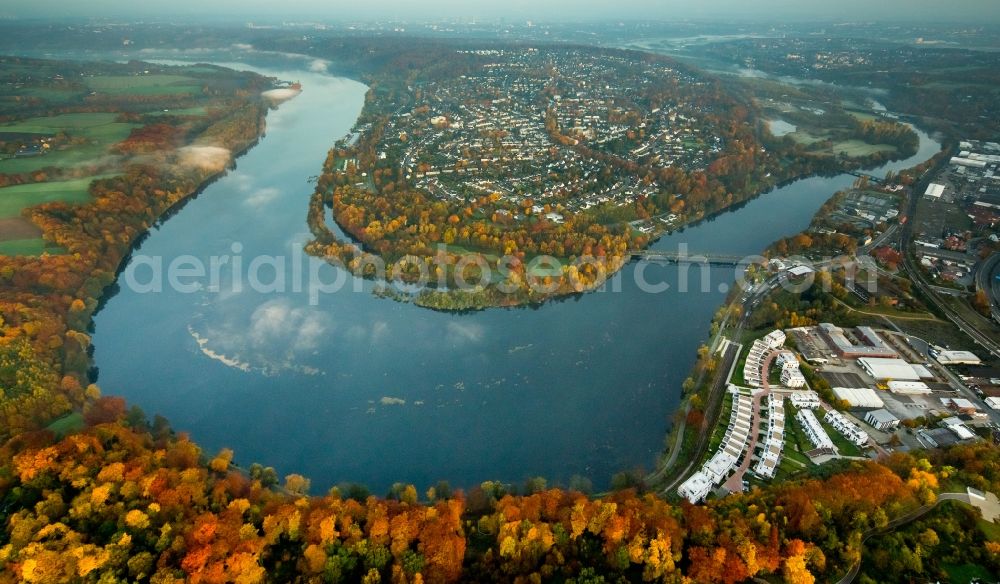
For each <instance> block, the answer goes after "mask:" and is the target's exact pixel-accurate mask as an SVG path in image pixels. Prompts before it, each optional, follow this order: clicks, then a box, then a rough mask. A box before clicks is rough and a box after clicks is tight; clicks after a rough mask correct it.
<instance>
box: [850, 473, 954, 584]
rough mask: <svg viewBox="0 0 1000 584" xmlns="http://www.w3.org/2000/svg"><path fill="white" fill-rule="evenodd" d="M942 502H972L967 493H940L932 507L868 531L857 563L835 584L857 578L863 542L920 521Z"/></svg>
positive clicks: (926, 507)
mask: <svg viewBox="0 0 1000 584" xmlns="http://www.w3.org/2000/svg"><path fill="white" fill-rule="evenodd" d="M944 501H960V502H962V503H965V504H967V505H971V504H972V501H971V499H970V497H969V494H968V493H940V494H938V496H937V500H936V501H935V502H934V504H933V505H924V506H923V507H920V508H918V509H915V510H913V511H911V512H909V513H907V514H906V515H903V516H902V517H897V518H896V519H893V520H892V521H890V522H889V523H888V524H886V526H885V527H882V528H878V529H872V530H869V531H868V532H867V533H865V535H864V536H863V537H862V538H861V549H860V550H859V554H858V561H857V562H856V563H855V564H854V566H853V567H852V568H851V569H850V570H848V572H847V574H845V575H844V577H843V578H841V579H840V580H838V581H837V584H850V583H851V582H853V581H854V579H855V578H857V577H858V571H859V570H861V556H862V555H863V554H864V547H865V542H867V541H868V540H869V539H871V538H873V537H878V536H880V535H885V534H886V533H889V532H890V531H892V530H894V529H898V528H900V527H902V526H904V525H906V524H908V523H912V522H914V521H916V520H917V519H920V518H921V517H923V516H924V515H927V514H928V513H930V512H931V511H932V510H934V508H935V507H937V506H938V505H940V504H941V503H942V502H944Z"/></svg>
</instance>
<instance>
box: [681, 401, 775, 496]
mask: <svg viewBox="0 0 1000 584" xmlns="http://www.w3.org/2000/svg"><path fill="white" fill-rule="evenodd" d="M729 392H730V393H732V394H733V408H732V411H731V413H730V417H729V427H728V428H726V435H725V436H724V437H723V438H722V444H721V445H719V451H718V452H716V453H715V456H713V457H712V458H711V460H709V461H708V462H706V463H705V464H704V465H702V467H701V470H699V471H698V472H696V473H694V474H693V475H691V477H690V478H689V479H688V480H686V481H684V483H683V484H681V486H680V487H678V489H677V494H678V495H680V496H681V497H684V498H685V499H687V500H688V501H691V502H692V503H697V502H698V501H701V500H702V499H704V498H705V497H706V496H708V493H710V492H711V491H712V489H713V488H714V487H715V486H717V485H720V484H722V482H723V481H724V480H725V479H726V477H728V476H729V474H730V473H732V472H733V470H734V469H735V468H736V465H737V463H738V462H739V460H740V457H742V456H743V453H744V450H746V446H747V441H748V440H749V439H750V432H751V431H756V428H754V424H753V400H751V399H750V397H749V396H746V395H741V394H739V390H737V389H736V387H735V386H732V385H730V386H729Z"/></svg>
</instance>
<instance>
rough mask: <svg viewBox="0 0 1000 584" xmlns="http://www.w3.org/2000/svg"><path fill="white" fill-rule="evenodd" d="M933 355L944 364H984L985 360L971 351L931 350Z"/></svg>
mask: <svg viewBox="0 0 1000 584" xmlns="http://www.w3.org/2000/svg"><path fill="white" fill-rule="evenodd" d="M931 356H933V357H934V359H935V360H937V362H938V363H940V364H942V365H982V363H983V361H982V359H980V358H979V357H977V356H976V354H975V353H972V352H970V351H945V350H940V351H938V350H933V349H932V350H931Z"/></svg>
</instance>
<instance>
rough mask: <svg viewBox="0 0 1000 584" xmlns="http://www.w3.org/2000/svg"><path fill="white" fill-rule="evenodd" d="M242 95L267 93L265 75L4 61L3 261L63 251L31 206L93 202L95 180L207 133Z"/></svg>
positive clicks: (0, 62) (0, 143) (0, 153)
mask: <svg viewBox="0 0 1000 584" xmlns="http://www.w3.org/2000/svg"><path fill="white" fill-rule="evenodd" d="M206 89H209V90H211V95H209V93H207V92H206ZM241 89H251V90H256V91H261V86H260V85H259V78H257V77H256V76H254V75H253V74H247V73H241V72H232V71H226V70H222V69H217V68H215V67H209V66H204V65H203V66H197V67H187V66H169V65H156V64H152V63H138V62H132V63H128V64H116V63H83V62H76V61H40V60H33V59H23V58H18V57H0V104H2V105H3V111H4V116H3V117H2V118H0V119H2V121H0V255H38V254H40V253H42V252H49V253H57V252H59V251H60V250H58V249H55V248H53V247H51V246H49V245H47V244H46V242H45V241H44V240H43V239H42V232H41V230H40V229H39V228H38V226H36V225H34V224H33V223H32V222H31V221H30V220H29V219H28V215H27V214H26V213H25V209H27V208H29V207H33V206H35V205H40V204H43V203H50V202H57V201H58V202H64V203H69V204H85V203H88V202H90V200H91V197H90V194H89V187H90V184H91V182H92V181H93V180H95V179H97V178H102V177H106V176H114V175H119V174H122V173H124V172H126V171H127V169H128V167H129V166H130V165H131V164H132V163H133V162H135V161H137V160H138V157H139V156H143V155H146V154H148V153H150V152H159V151H165V150H167V149H171V148H175V147H178V146H180V145H182V144H184V143H185V142H187V141H188V139H189V137H192V136H198V135H200V134H202V133H203V132H205V131H206V130H208V129H209V128H210V127H212V126H213V124H216V123H218V122H219V120H220V118H222V117H223V116H224V115H225V106H226V103H225V102H224V101H221V100H220V99H219V97H218V96H229V95H232V94H233V92H235V91H239V90H241Z"/></svg>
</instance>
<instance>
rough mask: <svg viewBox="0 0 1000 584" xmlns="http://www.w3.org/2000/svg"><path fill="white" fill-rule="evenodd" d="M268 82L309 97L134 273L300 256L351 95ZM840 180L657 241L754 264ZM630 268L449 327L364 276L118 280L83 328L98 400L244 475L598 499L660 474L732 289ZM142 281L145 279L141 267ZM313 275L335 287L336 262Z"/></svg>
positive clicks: (350, 90) (169, 224)
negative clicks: (652, 289)
mask: <svg viewBox="0 0 1000 584" xmlns="http://www.w3.org/2000/svg"><path fill="white" fill-rule="evenodd" d="M265 72H266V73H269V74H273V75H276V76H278V77H280V78H283V79H298V80H300V81H301V82H302V83H303V86H304V92H303V93H302V94H301V95H300V96H299V97H297V98H296V99H294V100H292V101H289V102H287V103H285V104H283V105H282V106H281V107H280V108H279V109H278V110H276V111H273V112H272V113H271V114H270V115H269V117H268V131H267V136H266V137H265V138H264V139H263V140H262V141H261V142H260V144H259V145H258V146H257V147H255V148H253V149H252V150H251V151H250V152H249V153H247V154H246V155H245V156H243V157H242V158H240V159H239V160H238V165H237V168H236V170H234V171H233V172H231V173H230V174H228V175H227V176H226V177H224V178H222V179H221V180H219V181H217V182H215V183H214V184H212V185H211V186H209V187H208V188H207V189H206V190H205V191H204V192H203V193H202V194H201V195H200V196H198V197H197V198H196V199H194V200H191V201H190V202H189V203H188V204H186V205H185V206H184V207H183V208H182V209H180V211H179V212H178V213H177V214H176V215H175V216H173V217H172V218H170V219H169V220H168V221H166V222H165V223H164V224H163V225H162V226H161V227H159V228H157V229H155V230H154V231H153V232H152V233H151V234H150V237H149V238H148V239H146V240H145V241H144V242H143V243H142V245H141V246H140V247H139V249H137V250H136V255H135V256H134V258H133V261H136V259H135V258H137V257H139V256H140V255H142V256H149V257H161V258H163V260H162V261H163V263H164V265H167V264H169V263H170V262H171V261H172V260H173V259H174V258H177V257H178V256H183V255H186V254H190V255H192V256H194V257H196V258H199V259H201V260H202V261H204V262H205V263H206V265H207V263H208V261H209V259H208V258H210V257H211V256H223V255H233V245H234V244H235V243H238V244H239V245H241V246H242V252H241V254H240V255H241V256H242V258H243V262H244V269H243V272H244V273H245V272H246V268H247V265H246V264H249V262H250V261H251V260H252V259H253V258H254V257H256V256H258V255H262V254H264V255H271V256H284V257H286V258H288V260H287V261H288V262H289V264H290V263H291V261H292V259H291V258H293V257H294V258H296V260H295V261H299V260H301V261H303V262H306V260H305V256H304V255H303V254H302V252H301V251H299V250H300V247H301V245H300V242H301V241H302V240H303V239H305V236H304V234H305V233H306V232H307V229H306V224H305V219H306V210H307V204H308V200H309V195H310V193H311V191H312V185H311V184H310V183H309V182H308V179H309V178H310V177H311V176H313V175H316V174H317V173H318V172H319V170H320V168H321V165H322V162H323V159H324V157H325V155H326V151H327V149H328V148H329V147H330V146H331V145H332V144H333V142H334V141H335V140H336V139H337V138H339V137H341V136H343V135H344V134H345V133H346V132H347V131H348V130H349V129H350V128H351V126H352V125H353V123H354V121H355V118H356V117H357V115H358V113H359V112H360V110H361V107H362V104H363V100H364V94H365V89H366V88H365V87H364V86H363V85H361V84H360V83H357V82H354V81H350V80H346V79H340V78H335V77H331V76H327V75H324V74H320V73H316V72H311V71H306V70H296V71H265ZM938 148H939V145H938V144H937V143H936V142H934V141H933V140H931V139H930V138H929V137H927V136H926V135H921V150H920V153H919V154H918V155H917V156H915V157H913V158H911V159H910V160H907V161H902V162H899V163H894V164H890V165H887V167H885V168H882V169H879V170H877V171H875V173H876V174H881V173H884V172H885V170H887V169H890V168H891V169H894V170H896V169H901V168H906V167H909V166H912V165H914V164H915V163H916V162H919V161H923V160H925V159H927V158H929V157H930V156H932V155H933V154H934V153H935V152H936V151H937V149H938ZM852 181H853V177H851V176H846V175H844V176H840V177H836V178H813V179H808V180H802V181H799V182H796V183H794V184H792V185H789V186H786V187H784V188H781V189H778V190H776V191H774V192H771V193H768V194H765V195H763V196H761V197H760V198H758V199H756V200H754V201H752V202H750V203H749V204H747V205H746V206H744V207H743V208H741V209H739V210H736V211H734V212H730V213H726V214H723V215H721V216H719V217H717V218H715V219H714V220H711V221H707V222H705V223H702V224H701V225H698V226H696V227H693V228H690V229H687V230H685V231H684V232H682V233H677V234H674V235H672V236H670V237H666V238H664V239H662V240H661V241H660V242H658V243H657V244H656V247H657V248H661V249H668V250H676V249H677V245H678V244H679V243H681V242H683V243H687V244H689V246H690V248H691V249H692V250H695V251H713V252H720V253H722V252H724V253H737V254H752V253H757V252H759V251H760V250H762V249H763V248H764V247H766V246H767V245H768V244H769V243H771V242H772V241H773V240H775V239H777V238H779V237H781V236H785V235H790V234H793V233H795V232H797V231H799V230H801V229H802V228H804V227H805V226H806V225H807V224H808V222H809V220H810V217H811V216H812V214H813V213H814V212H815V211H816V209H817V208H818V207H819V206H820V205H821V204H822V202H823V201H824V200H826V199H827V198H828V197H829V196H830V195H831V194H832V193H833V192H834V191H836V190H838V189H841V188H845V187H847V186H848V185H850V183H851V182H852ZM635 270H636V264H633V265H630V266H628V267H627V268H626V269H625V270H623V271H622V273H621V277H620V291H618V292H613V291H606V292H599V293H591V294H587V295H584V296H582V297H580V298H575V299H571V300H567V301H563V302H555V303H550V304H547V305H545V306H544V307H542V308H540V309H515V310H502V309H496V310H488V311H484V312H478V313H473V314H461V315H458V314H444V313H438V312H432V311H430V310H425V309H421V308H418V307H415V306H412V305H408V304H400V303H396V302H393V301H389V300H383V299H379V298H377V297H375V296H373V295H372V294H371V293H370V292H368V291H367V290H370V287H371V286H370V284H368V283H365V285H364V286H365V290H366V291H361V292H355V291H353V290H352V287H351V286H348V287H347V288H346V289H344V290H341V291H340V292H338V293H336V294H330V295H323V296H322V297H321V298H320V302H319V304H318V305H316V306H312V305H310V302H309V297H308V295H307V294H306V293H305V292H302V293H294V292H288V293H284V294H276V293H260V292H254V291H252V290H251V289H250V288H249V287H248V286H244V289H243V291H241V292H233V291H232V286H231V285H230V284H231V282H230V281H229V279H228V278H227V277H225V276H224V277H223V278H222V286H221V287H220V289H221V290H223V292H221V293H220V292H216V291H214V290H210V289H202V290H200V291H197V292H193V293H182V292H178V291H173V290H171V289H170V287H169V286H165V289H164V291H163V292H161V293H140V292H137V291H135V290H132V289H130V288H129V287H128V286H126V285H123V286H122V290H121V292H120V293H118V294H117V295H115V296H114V297H113V298H111V299H110V300H109V301H108V303H107V305H106V306H105V308H104V309H103V310H102V311H101V312H100V313H99V314H98V316H97V318H96V334H95V335H94V344H95V347H96V353H95V359H96V363H97V365H98V366H99V368H100V384H101V386H102V389H103V391H104V392H105V393H107V394H116V395H122V396H124V397H125V398H127V399H128V401H129V402H130V403H133V404H137V405H139V406H140V407H142V408H143V409H144V410H145V411H146V412H147V413H148V414H150V415H152V414H154V413H156V414H162V415H164V416H166V417H167V418H168V419H169V420H170V421H171V422H172V424H173V425H174V427H175V428H176V429H177V430H180V431H186V432H189V433H190V434H191V435H192V437H193V438H194V439H195V440H196V441H197V442H198V443H199V444H201V445H202V446H203V447H204V448H205V449H206V450H207V451H209V452H214V451H215V450H217V449H219V448H222V447H231V448H233V449H235V451H236V458H237V461H238V462H241V463H243V464H249V463H250V462H260V463H262V464H265V465H270V466H274V467H276V468H277V469H278V471H279V473H281V474H287V473H292V472H298V473H302V474H305V475H307V476H309V477H311V478H312V480H313V484H314V487H317V488H319V489H322V488H325V487H327V486H330V485H333V484H336V483H340V482H345V481H350V482H361V483H365V484H367V485H369V486H370V487H372V488H374V489H377V490H379V491H381V490H383V489H385V488H386V487H387V486H388V485H390V484H392V483H393V482H396V481H405V482H412V483H415V484H417V485H418V486H421V487H423V486H427V485H429V484H431V483H432V482H435V481H437V480H439V479H445V480H449V481H451V482H452V484H454V485H457V486H469V485H473V484H478V483H479V482H481V481H483V480H487V479H500V480H505V481H520V480H522V479H524V478H526V477H528V476H536V475H541V476H545V477H548V478H549V479H550V480H551V481H554V482H562V483H565V482H566V481H567V480H568V478H569V477H571V476H572V475H575V474H579V475H585V476H588V477H591V478H592V479H593V481H594V483H595V485H597V486H598V487H600V486H603V485H606V484H607V483H608V480H609V478H610V476H611V475H612V474H613V473H614V472H617V471H619V470H622V469H626V468H634V467H637V466H644V467H646V468H649V467H651V466H652V464H653V463H654V461H655V459H656V456H657V454H658V453H659V452H661V450H662V448H663V443H664V438H665V435H666V433H667V431H668V430H669V426H670V420H671V418H672V416H673V413H674V411H675V409H676V407H677V403H678V397H679V394H680V386H681V382H682V380H683V379H684V377H685V376H686V375H687V373H688V370H689V369H690V367H691V365H692V363H693V360H694V356H695V350H696V348H697V347H698V345H699V344H700V343H702V342H703V341H705V340H706V338H707V336H708V324H709V320H710V319H711V316H712V313H713V312H714V311H715V310H716V309H717V307H718V306H719V304H720V302H721V301H722V299H723V297H724V295H723V294H722V293H721V292H719V291H718V289H717V286H718V285H719V284H724V283H729V282H731V281H732V278H733V270H732V269H728V270H727V269H721V268H718V269H713V271H712V278H713V280H712V287H711V290H709V291H706V292H688V293H680V292H678V291H677V276H678V274H677V268H676V267H673V266H666V267H664V266H649V267H648V268H645V271H644V276H645V278H646V279H647V280H648V281H650V282H654V283H656V282H661V281H666V282H667V283H669V284H671V289H670V290H669V291H667V292H665V293H660V294H651V293H646V292H643V291H641V290H640V289H639V287H638V286H637V285H636V284H635ZM289 271H290V268H289ZM225 272H226V270H225V269H224V270H223V273H225ZM269 273H270V272H269V271H268V270H266V269H265V270H264V271H263V272H262V274H264V275H263V276H262V279H263V280H265V281H269V280H270V278H269V276H268V275H267V274H269ZM135 275H136V279H137V280H140V281H143V282H145V281H146V280H147V279H148V277H147V276H148V267H142V268H138V269H136V270H135ZM322 275H323V277H324V278H326V279H328V280H332V279H333V277H334V273H333V268H330V267H327V268H326V269H324V271H323V272H322ZM695 275H696V274H694V275H693V276H692V281H694V280H695V278H694V276H695ZM287 284H288V285H289V286H291V282H290V281H289V282H287ZM695 288H697V287H695Z"/></svg>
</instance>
